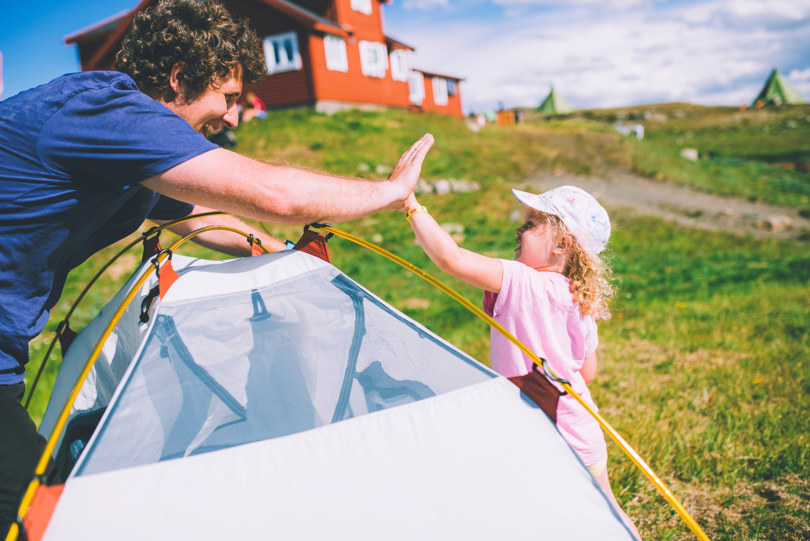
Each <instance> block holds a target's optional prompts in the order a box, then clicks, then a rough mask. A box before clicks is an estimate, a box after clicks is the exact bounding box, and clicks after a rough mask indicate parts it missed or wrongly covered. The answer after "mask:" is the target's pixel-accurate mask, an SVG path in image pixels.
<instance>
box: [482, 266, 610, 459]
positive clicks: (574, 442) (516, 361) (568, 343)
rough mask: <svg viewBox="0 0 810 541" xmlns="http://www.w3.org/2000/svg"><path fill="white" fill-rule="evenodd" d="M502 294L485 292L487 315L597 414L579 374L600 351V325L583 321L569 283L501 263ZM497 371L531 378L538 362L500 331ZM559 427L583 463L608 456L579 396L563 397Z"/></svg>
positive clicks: (494, 335)
mask: <svg viewBox="0 0 810 541" xmlns="http://www.w3.org/2000/svg"><path fill="white" fill-rule="evenodd" d="M500 261H501V264H502V265H503V284H502V285H501V291H500V293H497V294H496V293H491V292H485V294H484V311H485V312H486V313H487V314H489V315H490V316H492V318H493V319H495V321H497V322H498V323H500V324H501V325H502V326H503V327H504V328H505V329H506V330H507V331H509V332H510V333H511V334H513V335H514V336H515V337H516V338H517V339H518V340H520V341H521V342H523V343H524V344H525V345H526V346H527V347H528V348H529V349H530V350H532V351H533V352H534V353H535V355H538V356H540V357H543V358H544V359H546V360H547V361H548V363H549V365H550V367H551V369H552V370H554V372H555V373H556V374H557V375H559V376H560V377H562V378H564V379H567V380H568V381H569V382H571V387H572V388H573V389H574V391H576V393H577V394H578V395H580V396H581V397H582V399H583V400H584V401H585V402H586V403H587V404H588V405H590V406H591V407H592V408H593V409H594V410H596V409H597V408H596V404H594V403H593V399H592V398H591V393H590V392H589V391H588V387H587V386H586V385H585V381H584V380H583V379H582V376H581V375H580V373H579V371H580V369H581V368H582V363H583V360H584V359H585V357H587V356H588V355H590V354H591V353H593V352H594V351H596V346H597V344H598V342H599V337H598V334H597V329H596V322H595V321H594V320H593V317H591V316H584V317H583V316H582V315H581V314H580V311H579V305H577V304H575V303H574V300H573V297H572V296H571V291H570V289H569V283H570V282H569V280H568V278H566V277H565V276H563V275H562V274H559V273H556V272H544V271H536V270H534V269H532V268H530V267H527V266H526V265H524V264H523V263H519V262H517V261H508V260H500ZM490 358H491V365H492V369H493V370H495V371H496V372H498V373H499V374H501V375H503V376H506V377H508V378H509V377H513V376H522V375H524V374H527V373H529V371H530V370H531V369H532V365H533V364H534V362H533V361H532V360H531V359H530V358H529V357H528V356H527V355H525V354H524V353H523V352H522V351H520V349H518V347H517V346H515V345H514V344H513V343H512V342H510V341H509V339H507V338H506V337H505V336H503V335H502V334H501V333H500V332H498V331H497V330H496V329H491V331H490ZM557 428H559V430H560V432H561V433H562V435H563V436H564V437H565V439H566V440H567V441H568V443H569V444H570V445H571V446H572V447H573V448H574V449H575V450H576V452H577V453H578V454H579V456H580V458H581V459H582V461H583V462H584V463H585V464H587V465H590V464H594V463H596V462H598V461H599V460H601V459H602V457H604V456H605V453H606V452H607V450H606V447H605V437H604V435H603V434H602V429H601V428H600V427H599V423H598V422H597V421H596V419H594V418H593V417H592V416H591V415H590V414H589V413H588V412H587V411H586V410H585V408H583V407H582V406H581V405H580V404H579V403H578V402H577V401H576V400H575V399H574V398H573V397H571V396H570V395H564V396H562V397H560V402H559V404H558V405H557Z"/></svg>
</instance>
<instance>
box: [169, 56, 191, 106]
mask: <svg viewBox="0 0 810 541" xmlns="http://www.w3.org/2000/svg"><path fill="white" fill-rule="evenodd" d="M186 71H188V70H187V68H186V65H185V64H183V63H182V62H178V63H176V64H175V65H174V66H172V71H171V73H169V87H170V88H171V89H172V92H173V93H174V95H175V96H180V98H181V100H182V99H183V98H184V97H185V94H186V93H185V92H184V90H185V78H186Z"/></svg>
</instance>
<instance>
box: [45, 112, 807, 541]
mask: <svg viewBox="0 0 810 541" xmlns="http://www.w3.org/2000/svg"><path fill="white" fill-rule="evenodd" d="M620 119H623V121H624V122H627V123H630V122H642V123H643V124H644V125H645V128H646V133H647V137H646V138H645V139H644V140H636V139H631V138H627V137H622V136H619V135H617V134H616V133H615V130H614V127H613V126H614V123H615V122H617V121H619V120H620ZM425 132H431V133H433V134H434V136H435V137H436V145H435V147H434V149H433V150H431V152H430V155H429V157H428V160H427V162H426V164H425V167H424V170H423V177H424V178H425V179H429V180H436V179H442V178H454V179H466V180H473V181H477V182H479V183H480V184H481V189H480V190H478V191H475V192H471V193H463V194H461V193H459V194H448V195H425V196H422V197H421V201H422V202H423V204H425V205H426V206H427V207H428V208H429V209H430V210H431V212H432V213H433V214H434V215H435V216H436V217H437V219H438V220H439V221H440V223H443V224H459V225H460V226H461V228H457V229H456V230H457V231H458V232H457V233H456V235H457V236H458V240H459V241H460V242H461V244H462V245H463V246H465V247H467V248H469V249H472V250H476V251H480V252H483V253H487V254H489V255H493V256H499V257H505V258H509V257H511V253H512V250H513V248H514V233H513V230H514V228H515V227H516V226H517V225H519V224H518V223H517V222H516V221H515V219H514V217H513V211H514V210H515V209H516V208H517V205H516V203H515V202H514V201H513V199H512V197H511V194H510V193H509V190H508V188H509V187H511V186H513V185H515V184H518V183H520V182H521V181H523V180H525V179H526V178H528V177H530V176H532V175H534V174H536V173H538V172H542V171H555V170H556V171H564V172H566V173H572V174H583V175H584V174H587V175H601V174H606V173H607V172H610V171H613V170H615V169H617V168H618V169H621V170H628V171H635V172H641V173H643V174H647V175H649V176H651V177H652V178H656V179H658V180H660V181H662V182H679V183H686V184H692V185H694V186H696V187H698V188H699V189H702V190H706V191H712V192H715V193H720V194H737V195H742V196H745V197H751V198H756V199H761V200H764V201H770V202H778V203H782V204H785V205H791V206H794V207H798V208H800V209H810V199H809V197H810V173H808V167H807V164H808V162H810V145H809V143H808V141H810V108H808V107H791V108H782V109H775V110H761V111H737V110H735V109H723V108H701V107H695V106H689V105H683V104H670V105H665V106H649V107H640V108H631V109H626V110H622V111H619V110H611V111H604V110H602V111H591V112H586V113H584V114H578V115H575V116H572V117H568V118H559V119H551V120H546V119H539V118H529V121H528V122H526V123H524V124H522V125H519V126H515V127H510V128H498V127H492V126H490V127H486V128H485V129H483V130H481V131H479V132H474V131H471V130H470V129H469V128H468V126H467V123H466V122H465V121H463V120H458V119H448V118H442V117H436V116H430V115H416V114H409V113H405V112H360V111H352V112H346V113H341V114H337V115H334V116H325V115H318V114H312V113H309V112H303V111H283V112H273V113H271V114H270V115H269V117H268V118H267V119H266V120H264V121H254V122H251V123H249V124H247V125H244V126H242V127H240V128H239V129H238V130H237V131H236V135H237V137H238V146H237V147H236V149H235V150H237V151H238V152H242V153H245V154H247V155H250V156H254V157H256V158H259V159H263V160H268V161H273V162H277V163H294V164H298V165H303V166H305V167H310V168H315V169H320V170H327V171H330V172H332V173H337V174H344V175H359V176H365V177H369V178H384V177H385V176H386V175H387V171H388V169H390V168H391V167H392V166H393V165H394V163H395V162H396V159H397V157H398V156H399V154H401V153H402V152H403V151H404V150H405V149H406V148H407V147H408V145H410V143H411V142H412V141H414V140H416V139H417V138H418V137H419V136H421V135H422V134H423V133H425ZM686 146H689V147H693V148H697V149H698V150H699V151H700V153H701V158H700V159H699V160H698V161H697V162H690V161H687V160H684V159H682V158H680V156H679V155H680V150H681V149H682V148H684V147H686ZM608 211H609V212H610V213H611V217H612V221H613V225H614V233H613V236H612V238H611V242H610V245H609V253H608V256H609V258H610V261H611V263H612V265H613V267H614V269H615V276H616V281H617V285H618V287H619V289H620V294H619V297H618V298H617V301H616V303H615V305H614V316H613V318H612V319H611V320H609V321H607V322H603V323H602V324H601V325H600V339H601V343H600V350H599V354H600V372H599V374H598V376H597V379H596V381H595V382H594V383H593V384H592V393H593V395H594V397H595V400H596V402H597V404H599V405H600V408H601V411H602V413H603V414H604V416H605V418H606V419H607V420H608V421H609V422H610V423H611V424H613V426H614V427H615V428H616V429H617V430H618V431H619V432H620V433H621V434H623V435H624V437H625V438H626V439H627V441H628V442H630V443H631V444H632V445H633V446H634V447H635V448H636V449H637V450H638V451H639V453H640V454H641V456H643V457H644V458H645V459H646V460H647V461H648V463H649V464H650V465H651V466H652V468H653V469H654V470H655V471H656V472H657V473H658V474H659V476H660V477H661V478H662V479H663V480H664V481H665V482H666V483H667V484H668V485H669V486H670V488H671V489H672V491H673V492H674V493H675V495H676V496H678V498H679V499H681V501H682V502H684V504H685V505H686V507H687V508H688V509H689V510H690V512H691V513H692V514H693V516H694V517H695V518H696V519H697V520H698V522H699V523H700V524H701V525H702V527H703V528H704V529H705V530H706V532H707V533H708V534H709V535H710V537H712V538H713V539H735V540H736V539H749V540H754V539H797V540H798V539H807V538H808V537H810V503H808V502H810V484H808V479H810V460H809V459H810V457H808V449H810V442H809V441H808V432H810V431H808V422H807V420H806V416H805V412H806V411H808V409H810V377H809V376H810V363H808V359H810V332H808V331H810V251H808V245H807V243H806V242H801V241H771V240H758V239H753V238H747V237H740V236H735V235H732V234H728V233H720V232H707V231H701V230H693V229H687V228H683V227H680V226H675V225H673V224H672V223H669V222H665V221H662V220H659V219H656V218H651V217H642V216H637V215H634V214H633V213H632V212H629V211H627V210H626V209H613V208H608ZM263 225H264V226H265V227H266V228H267V229H268V230H269V231H271V232H272V233H273V234H275V235H277V236H280V237H283V238H289V239H295V238H297V237H298V235H299V232H300V228H297V227H280V226H276V225H272V224H263ZM339 227H340V228H341V229H345V230H347V231H349V232H351V233H353V234H355V235H359V236H361V237H363V238H366V239H369V240H372V241H373V242H375V243H378V244H380V245H382V246H383V247H384V248H386V249H388V250H390V251H392V252H394V253H396V254H398V255H400V256H402V257H404V258H405V259H407V260H409V261H411V262H413V263H415V264H416V265H418V266H421V267H423V268H425V269H426V270H428V271H429V272H431V273H434V274H435V275H436V276H438V277H440V278H441V279H443V280H445V281H446V282H447V283H448V284H450V285H451V286H452V287H454V288H456V289H457V290H459V291H460V292H462V294H464V295H465V296H466V297H467V298H469V299H471V300H472V301H473V302H475V303H478V302H480V294H479V292H477V291H475V290H473V289H472V288H469V287H466V286H463V285H462V284H461V283H459V282H458V281H455V280H452V279H447V278H445V277H444V276H439V273H438V271H437V270H436V269H435V267H434V266H433V265H432V264H431V263H430V262H429V261H428V260H427V258H426V257H425V256H424V254H423V253H422V252H421V250H420V249H419V248H418V247H417V246H415V244H414V243H413V240H412V234H411V232H410V229H409V228H408V226H407V224H406V223H405V220H404V218H403V217H402V216H401V215H399V214H398V213H390V212H383V213H378V214H376V215H374V216H372V217H368V218H365V219H362V220H357V221H355V222H351V223H347V224H341V225H339ZM330 245H331V251H332V254H333V260H334V263H335V264H336V265H337V266H338V267H339V268H340V269H341V270H343V271H344V272H346V273H347V274H349V275H350V276H351V277H353V278H354V279H356V280H357V281H358V282H360V283H361V284H363V285H365V286H366V287H368V288H369V289H370V290H372V291H374V292H375V293H377V294H378V295H379V296H380V297H382V298H383V299H386V300H388V301H390V302H392V303H393V304H394V305H395V306H397V307H399V308H401V309H402V310H403V311H405V312H406V313H408V314H409V315H411V316H412V317H414V318H415V319H417V320H419V321H421V322H423V323H424V324H425V325H426V326H428V327H429V328H431V329H432V330H434V331H436V332H437V333H439V334H440V335H442V336H444V337H446V338H447V339H448V340H450V341H451V342H453V343H455V344H456V345H458V346H459V347H461V348H462V349H464V350H465V351H467V352H469V353H470V354H472V355H473V356H475V357H476V358H478V359H480V360H481V361H482V362H485V363H486V362H488V355H489V354H488V342H489V339H488V336H489V331H488V329H487V328H486V326H485V325H483V324H482V323H480V322H478V321H477V320H475V319H474V318H473V317H472V316H470V315H468V314H467V313H466V312H465V311H464V309H463V308H461V307H459V306H458V305H456V304H454V303H453V302H452V301H450V300H449V299H447V298H446V297H444V296H443V295H442V294H441V293H439V292H437V291H434V290H432V289H431V288H430V286H428V285H427V284H426V283H424V282H423V281H421V280H420V279H419V278H417V277H415V276H414V275H412V274H410V273H409V272H407V271H405V270H403V269H400V268H398V267H396V266H395V265H394V264H393V263H390V262H388V261H387V260H384V259H382V258H378V257H375V256H373V255H371V254H369V253H368V252H363V251H362V249H360V248H357V247H355V246H353V245H351V244H350V243H348V242H346V241H343V240H340V239H334V240H332V241H331V243H330ZM113 251H114V248H111V249H108V250H107V251H106V252H105V254H102V255H100V256H99V257H97V258H94V259H93V260H92V261H89V262H87V263H86V264H85V265H84V266H82V267H80V268H79V269H77V270H76V271H75V272H74V273H73V274H72V275H71V278H70V281H69V283H68V287H67V288H66V291H65V294H64V295H63V300H62V302H61V303H60V305H59V306H58V307H57V308H56V310H54V315H53V316H52V318H51V323H50V324H49V328H50V329H53V328H54V327H55V325H56V324H57V323H58V322H59V321H60V320H61V317H62V314H64V313H65V311H66V310H67V307H68V306H69V304H70V303H71V302H72V301H73V300H74V299H75V298H76V295H77V294H78V291H79V289H80V287H82V286H83V284H84V283H85V282H86V280H87V279H88V278H89V276H90V275H91V273H92V272H94V269H97V268H99V267H100V266H101V265H102V264H103V262H104V261H105V259H104V257H103V256H104V255H109V254H111V253H113ZM189 253H197V254H200V255H203V256H207V257H212V256H213V254H211V253H210V252H207V251H205V250H201V249H189ZM136 257H137V256H135V255H131V256H127V257H126V258H125V259H124V260H123V261H122V262H120V263H119V264H117V265H115V266H114V267H113V269H112V272H111V273H110V274H109V275H108V277H107V278H106V279H104V280H103V281H102V282H101V283H99V284H98V285H97V286H96V287H95V288H94V289H93V291H92V292H91V295H90V296H89V297H88V299H87V301H86V302H85V303H84V304H83V307H82V308H81V309H80V310H79V311H78V312H77V314H76V316H74V318H73V320H72V324H73V325H72V326H73V327H74V328H77V329H80V328H81V327H82V326H83V325H84V324H86V322H87V321H89V319H90V318H91V317H92V316H93V314H94V313H95V311H96V310H97V309H98V307H100V306H101V305H103V303H104V302H105V299H108V298H109V297H110V295H111V294H112V292H114V291H115V290H116V289H117V288H118V287H119V286H120V284H121V283H122V282H123V280H124V279H125V278H126V276H127V275H128V273H129V272H130V271H131V270H132V269H133V268H134V267H135V265H136V264H137V260H136ZM48 340H50V335H48V334H47V333H46V334H45V335H44V336H43V337H41V338H39V339H37V340H36V341H35V342H34V343H32V348H31V349H32V359H33V361H32V366H31V370H29V381H30V378H31V375H32V373H33V372H34V369H35V368H37V365H38V364H39V359H40V358H41V355H42V354H43V353H44V349H45V347H46V346H47V341H48ZM55 364H56V363H54V365H55ZM54 374H55V366H52V367H50V368H49V369H48V371H47V375H46V377H45V380H44V383H43V389H40V390H39V391H38V395H37V397H35V400H34V405H33V407H32V412H33V414H34V416H35V418H38V417H39V416H41V415H42V411H43V410H44V407H45V399H46V395H47V392H45V391H46V390H47V389H48V388H49V386H50V385H52V379H53V377H54ZM608 450H609V453H610V456H611V460H610V466H609V471H610V473H611V479H612V482H613V484H614V491H615V492H616V494H617V497H618V499H619V501H620V502H621V503H622V505H623V506H624V507H625V509H626V511H627V512H628V514H629V515H630V516H632V517H633V518H634V519H635V520H636V523H637V525H638V526H639V529H640V531H641V532H642V534H643V535H644V536H645V538H648V539H691V538H693V537H692V535H691V534H690V533H689V531H688V530H687V529H686V527H685V526H684V525H683V524H682V523H681V521H680V519H679V518H678V517H677V515H676V514H675V513H674V511H672V510H671V509H670V508H669V506H668V505H667V504H666V502H665V501H664V500H663V498H662V497H660V496H659V495H658V493H657V492H656V490H655V489H654V488H653V487H652V485H651V484H650V483H649V482H648V481H647V480H646V478H644V477H643V476H642V475H641V474H640V473H638V472H637V470H636V469H635V468H634V466H633V465H632V464H631V463H630V461H629V460H628V459H626V458H625V457H624V456H623V455H622V453H621V451H620V450H619V449H618V448H617V447H616V446H615V445H613V444H612V442H609V443H608ZM527 453H530V451H529V450H527ZM527 456H530V455H529V454H527Z"/></svg>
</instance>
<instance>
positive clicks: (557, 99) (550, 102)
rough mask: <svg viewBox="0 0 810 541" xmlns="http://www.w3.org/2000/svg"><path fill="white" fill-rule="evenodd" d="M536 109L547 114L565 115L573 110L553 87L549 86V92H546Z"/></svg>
mask: <svg viewBox="0 0 810 541" xmlns="http://www.w3.org/2000/svg"><path fill="white" fill-rule="evenodd" d="M537 111H538V112H540V113H545V114H547V115H565V114H568V113H572V112H574V108H573V107H572V106H571V104H570V103H568V101H567V100H566V99H565V98H563V97H562V96H560V95H559V94H558V93H557V92H556V91H555V90H554V87H551V92H549V93H548V96H546V99H545V100H543V103H541V104H540V107H538V108H537Z"/></svg>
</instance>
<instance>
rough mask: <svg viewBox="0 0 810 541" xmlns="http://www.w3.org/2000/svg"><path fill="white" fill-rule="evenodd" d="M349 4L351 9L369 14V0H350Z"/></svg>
mask: <svg viewBox="0 0 810 541" xmlns="http://www.w3.org/2000/svg"><path fill="white" fill-rule="evenodd" d="M351 4H352V9H353V10H355V11H359V12H360V13H365V14H366V15H371V0H352V1H351Z"/></svg>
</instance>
